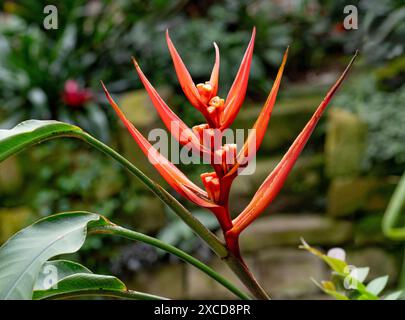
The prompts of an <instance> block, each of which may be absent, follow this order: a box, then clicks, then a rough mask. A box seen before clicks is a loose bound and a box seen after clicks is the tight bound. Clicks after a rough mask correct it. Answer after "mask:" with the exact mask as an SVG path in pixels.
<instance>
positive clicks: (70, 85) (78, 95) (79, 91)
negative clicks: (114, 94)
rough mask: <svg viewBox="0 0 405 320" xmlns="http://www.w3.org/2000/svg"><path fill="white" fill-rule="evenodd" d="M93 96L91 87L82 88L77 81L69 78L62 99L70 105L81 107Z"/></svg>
mask: <svg viewBox="0 0 405 320" xmlns="http://www.w3.org/2000/svg"><path fill="white" fill-rule="evenodd" d="M92 97H93V94H92V93H91V91H90V90H89V89H85V88H81V87H80V86H79V83H78V82H77V81H75V80H68V81H66V82H65V86H64V90H63V93H62V100H63V102H64V103H65V104H67V105H68V106H71V107H81V106H83V105H84V104H85V103H86V102H88V101H89V100H91V99H92Z"/></svg>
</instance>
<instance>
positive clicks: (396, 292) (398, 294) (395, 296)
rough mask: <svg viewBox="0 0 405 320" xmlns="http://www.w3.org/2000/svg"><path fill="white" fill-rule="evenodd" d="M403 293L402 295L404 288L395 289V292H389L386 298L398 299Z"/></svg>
mask: <svg viewBox="0 0 405 320" xmlns="http://www.w3.org/2000/svg"><path fill="white" fill-rule="evenodd" d="M401 295H402V290H400V291H395V292H392V293H390V294H387V295H386V296H385V297H384V300H398V298H399V297H400V296H401Z"/></svg>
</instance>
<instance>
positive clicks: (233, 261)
mask: <svg viewBox="0 0 405 320" xmlns="http://www.w3.org/2000/svg"><path fill="white" fill-rule="evenodd" d="M224 261H225V262H226V264H227V265H228V266H229V268H231V270H232V271H233V272H234V273H235V274H236V275H237V276H238V278H239V280H240V281H242V283H243V284H244V285H245V286H246V287H247V288H248V289H249V291H250V292H251V293H252V294H253V295H254V297H255V298H257V299H259V300H270V297H269V295H268V294H267V293H266V291H265V290H264V289H263V288H262V287H261V286H260V284H259V283H258V282H257V280H256V278H255V277H254V275H253V274H252V273H251V272H250V270H249V268H248V266H247V265H246V264H245V262H244V261H243V260H242V258H237V257H235V256H234V255H232V254H230V255H229V256H228V257H227V258H225V259H224Z"/></svg>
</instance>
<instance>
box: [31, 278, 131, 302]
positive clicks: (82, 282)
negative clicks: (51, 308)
mask: <svg viewBox="0 0 405 320" xmlns="http://www.w3.org/2000/svg"><path fill="white" fill-rule="evenodd" d="M80 291H82V292H91V291H97V292H99V294H102V292H103V291H105V292H111V291H117V292H127V291H128V290H127V287H126V286H125V284H124V283H123V282H122V281H121V280H119V279H118V278H116V277H113V276H105V275H98V274H92V273H77V274H72V275H69V276H67V277H65V278H63V279H61V280H60V281H58V282H57V283H56V284H55V288H50V289H47V290H37V291H34V299H46V298H51V297H55V296H61V295H63V296H68V295H69V293H70V294H73V293H77V292H80Z"/></svg>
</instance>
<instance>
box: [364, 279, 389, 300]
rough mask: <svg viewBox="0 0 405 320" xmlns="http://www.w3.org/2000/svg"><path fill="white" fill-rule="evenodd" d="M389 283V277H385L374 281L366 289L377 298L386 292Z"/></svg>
mask: <svg viewBox="0 0 405 320" xmlns="http://www.w3.org/2000/svg"><path fill="white" fill-rule="evenodd" d="M387 282H388V276H383V277H379V278H376V279H374V280H372V281H371V282H370V283H369V284H368V285H367V287H366V290H367V291H368V292H370V293H372V294H374V295H376V296H378V295H379V294H380V293H381V291H383V290H384V288H385V286H386V285H387Z"/></svg>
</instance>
